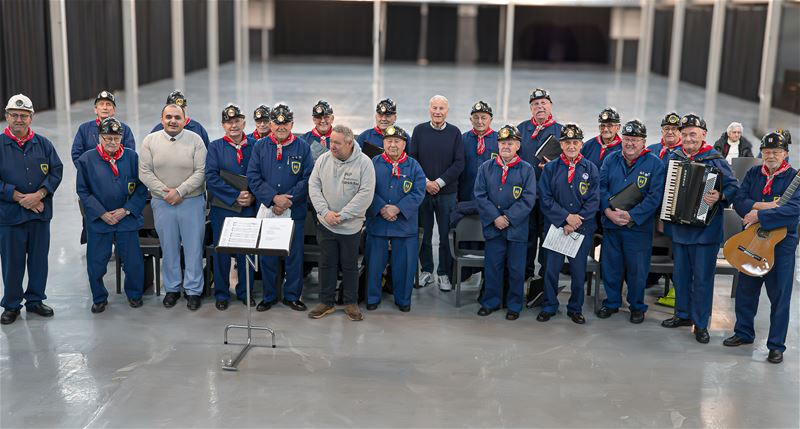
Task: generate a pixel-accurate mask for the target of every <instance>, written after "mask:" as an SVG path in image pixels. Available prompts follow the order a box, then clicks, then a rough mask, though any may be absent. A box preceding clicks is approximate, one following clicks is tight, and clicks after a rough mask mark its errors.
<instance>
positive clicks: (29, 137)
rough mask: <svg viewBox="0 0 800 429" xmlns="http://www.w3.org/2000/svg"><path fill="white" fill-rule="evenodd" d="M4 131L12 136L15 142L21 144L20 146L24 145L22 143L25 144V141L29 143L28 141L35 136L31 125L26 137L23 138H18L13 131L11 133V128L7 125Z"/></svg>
mask: <svg viewBox="0 0 800 429" xmlns="http://www.w3.org/2000/svg"><path fill="white" fill-rule="evenodd" d="M3 133H4V134H5V135H7V136H8V137H10V138H11V140H14V141H15V142H17V144H18V145H19V147H22V145H24V144H25V143H27V142H28V141H30V139H32V138H33V130H32V129H30V127H28V134H27V135H26V136H25V137H23V138H21V139H18V138H17V136H15V135H14V134H12V133H11V128H9V127H6V129H5V130H3Z"/></svg>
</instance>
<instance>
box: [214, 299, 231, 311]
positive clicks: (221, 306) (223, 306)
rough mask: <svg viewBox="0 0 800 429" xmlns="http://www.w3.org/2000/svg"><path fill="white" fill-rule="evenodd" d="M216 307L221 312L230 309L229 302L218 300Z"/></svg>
mask: <svg viewBox="0 0 800 429" xmlns="http://www.w3.org/2000/svg"><path fill="white" fill-rule="evenodd" d="M214 307H217V310H219V311H225V310H227V309H228V300H225V299H218V300H217V302H215V303H214Z"/></svg>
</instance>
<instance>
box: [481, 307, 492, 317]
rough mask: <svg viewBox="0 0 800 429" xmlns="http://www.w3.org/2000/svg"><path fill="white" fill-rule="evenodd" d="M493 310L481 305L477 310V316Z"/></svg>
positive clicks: (486, 314) (488, 313)
mask: <svg viewBox="0 0 800 429" xmlns="http://www.w3.org/2000/svg"><path fill="white" fill-rule="evenodd" d="M493 312H494V310H490V309H488V308H486V307H481V308H480V310H478V316H488V315H490V314H492V313H493Z"/></svg>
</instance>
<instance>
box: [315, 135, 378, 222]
mask: <svg viewBox="0 0 800 429" xmlns="http://www.w3.org/2000/svg"><path fill="white" fill-rule="evenodd" d="M374 192H375V167H373V166H372V160H371V159H369V157H368V156H367V155H365V154H364V153H363V152H361V147H359V146H358V144H357V143H355V142H353V153H352V154H350V157H349V158H347V159H346V160H345V161H340V160H339V159H338V158H336V157H335V156H333V153H331V152H325V153H323V154H322V155H320V157H319V158H317V161H316V162H315V163H314V170H313V171H311V177H310V178H309V179H308V197H309V198H310V199H311V204H313V205H314V210H316V211H317V219H319V221H320V223H321V224H322V226H324V227H325V228H327V229H328V230H329V231H331V232H333V233H336V234H342V235H352V234H355V233H357V232H359V231H361V227H363V226H364V219H365V216H364V215H365V214H366V212H367V208H369V206H370V204H372V197H373V194H374ZM329 211H334V212H336V213H339V215H340V217H341V220H342V222H341V223H340V224H339V225H335V226H334V225H329V224H328V223H327V222H325V214H327V213H328V212H329Z"/></svg>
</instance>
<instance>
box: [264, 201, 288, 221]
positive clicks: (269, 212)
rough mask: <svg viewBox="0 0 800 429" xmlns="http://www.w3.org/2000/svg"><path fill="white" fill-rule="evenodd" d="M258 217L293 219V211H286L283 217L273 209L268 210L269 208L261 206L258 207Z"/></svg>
mask: <svg viewBox="0 0 800 429" xmlns="http://www.w3.org/2000/svg"><path fill="white" fill-rule="evenodd" d="M256 217H257V218H259V219H291V218H292V209H286V210H284V211H283V214H282V215H280V216H278V215H276V214H275V213H274V212H273V211H272V209H271V208H267V206H265V205H264V204H261V205H260V206H259V207H258V213H256Z"/></svg>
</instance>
